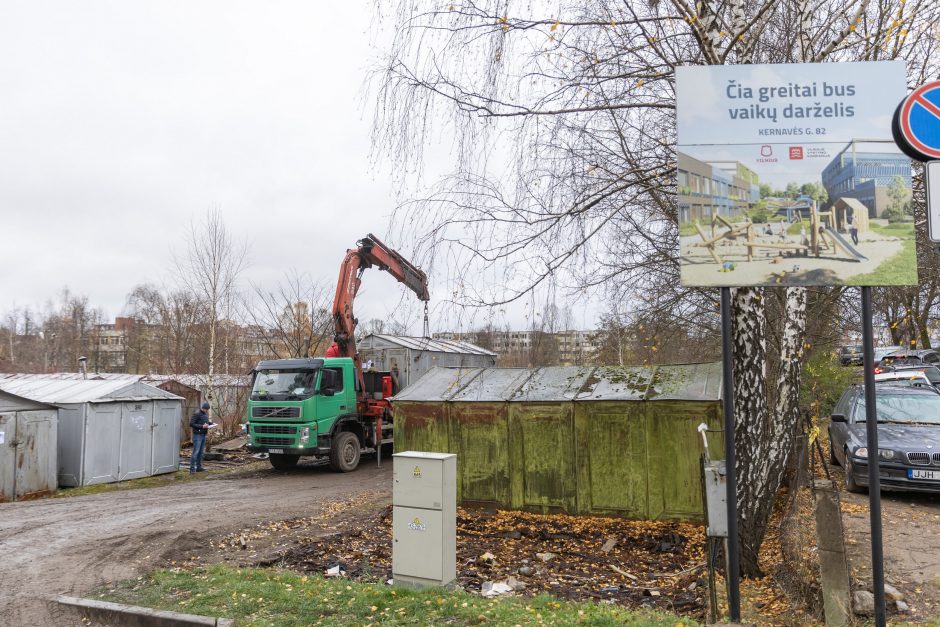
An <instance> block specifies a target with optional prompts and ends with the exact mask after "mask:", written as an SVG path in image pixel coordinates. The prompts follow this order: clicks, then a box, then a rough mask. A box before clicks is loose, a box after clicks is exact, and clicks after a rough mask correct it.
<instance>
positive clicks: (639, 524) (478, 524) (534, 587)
mask: <svg viewBox="0 0 940 627" xmlns="http://www.w3.org/2000/svg"><path fill="white" fill-rule="evenodd" d="M391 523H392V509H391V508H390V507H387V508H385V509H384V510H382V511H381V512H379V513H378V514H377V515H376V514H374V513H373V514H372V516H371V517H369V518H367V519H364V520H358V521H356V520H350V519H347V520H345V521H344V522H342V523H341V524H340V525H339V526H340V527H345V529H340V530H338V531H336V532H335V533H332V534H328V535H325V536H323V537H320V538H313V539H311V540H310V541H308V542H305V543H302V544H301V545H300V546H294V547H290V548H288V549H286V550H285V551H282V552H281V553H280V554H279V555H278V556H277V559H273V558H270V559H266V560H265V561H264V563H265V564H277V565H278V566H281V567H288V568H292V569H297V570H301V571H308V572H317V573H323V572H325V571H326V570H328V569H329V568H334V567H336V566H340V568H341V569H342V571H344V572H345V573H346V575H347V576H348V577H351V578H354V579H357V580H364V581H377V580H385V579H387V578H390V577H391V576H392V573H391ZM605 549H606V550H605ZM704 567H705V556H704V529H703V528H702V527H701V526H699V525H693V524H687V523H677V522H665V521H634V520H625V519H620V518H604V517H591V516H568V515H564V514H548V515H542V514H529V513H524V512H514V511H497V512H485V511H476V510H466V509H460V510H458V518H457V582H458V583H459V584H460V585H461V587H463V588H464V589H466V590H469V591H473V592H479V591H481V589H482V588H483V584H484V583H487V582H502V581H507V580H508V579H509V578H510V577H513V578H514V579H515V581H516V582H518V583H521V584H524V587H523V588H520V589H519V590H518V592H519V593H521V594H537V593H540V592H547V593H550V594H552V595H554V596H557V597H561V598H566V599H573V600H584V599H595V600H599V601H604V602H608V603H616V604H620V605H624V606H627V607H649V608H653V607H655V608H659V609H663V610H669V611H673V612H677V613H682V614H688V615H693V616H696V617H701V616H702V615H703V612H704V604H705V596H706V590H707V585H706V583H705V580H704Z"/></svg>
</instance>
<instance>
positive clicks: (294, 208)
mask: <svg viewBox="0 0 940 627" xmlns="http://www.w3.org/2000/svg"><path fill="white" fill-rule="evenodd" d="M382 37H383V35H382V33H381V32H380V31H378V30H377V28H376V26H375V24H374V15H373V9H372V4H371V3H370V2H366V1H364V0H363V1H361V2H358V3H355V2H354V3H346V2H335V3H330V5H329V9H328V10H327V9H326V8H325V3H321V2H309V1H301V0H297V1H292V2H271V1H268V2H237V1H236V2H232V1H226V2H210V1H205V0H201V1H199V2H191V1H185V2H181V1H166V0H160V1H159V2H141V1H134V2H119V1H115V2H101V1H97V2H92V1H88V0H83V1H82V2H73V1H61V2H4V3H2V4H0V89H2V93H3V97H2V99H0V113H2V114H0V207H2V212H3V213H2V215H3V218H4V220H3V227H2V229H3V230H2V233H3V237H2V244H3V245H2V246H0V288H2V292H0V311H5V310H8V309H9V308H11V307H12V306H14V305H17V306H25V305H29V306H37V305H42V304H43V303H44V302H45V301H47V300H48V299H50V298H53V299H54V298H55V297H56V296H57V294H58V293H59V292H60V291H61V289H62V288H63V287H65V286H68V288H69V289H70V290H72V291H73V292H75V293H78V294H83V295H87V296H88V297H89V299H90V301H91V303H92V304H94V305H97V306H101V307H103V308H104V310H105V312H106V313H107V315H108V316H109V317H113V316H114V315H119V314H120V313H121V311H122V309H123V308H124V302H125V298H126V295H127V294H128V293H129V292H130V291H131V289H132V288H133V287H134V286H135V285H138V284H140V283H144V282H153V283H158V284H167V283H168V282H171V281H172V280H173V277H172V275H171V273H170V267H171V251H173V250H178V249H179V247H180V246H182V245H183V243H184V241H185V236H186V232H187V230H188V227H189V224H190V222H191V221H192V220H193V219H194V218H195V219H200V218H202V217H204V215H205V213H206V211H207V210H208V209H209V208H210V207H218V208H219V209H220V211H221V213H222V215H223V218H224V220H225V223H226V225H227V227H228V228H229V230H230V231H231V232H232V233H233V235H234V236H235V238H236V239H245V240H247V241H248V242H249V244H250V249H251V255H250V265H249V267H248V270H247V271H246V275H245V277H246V279H247V280H249V281H253V282H255V283H260V282H272V281H277V280H279V279H280V278H282V276H283V274H284V272H285V271H286V270H288V269H290V268H297V269H298V270H300V271H303V272H307V273H309V274H310V275H311V276H312V277H314V278H315V279H320V280H323V281H324V282H326V283H328V284H331V285H332V284H335V280H336V279H335V277H336V273H337V271H338V266H339V262H340V260H341V259H342V256H343V254H344V251H345V250H346V248H348V247H350V246H352V245H354V243H355V241H356V240H357V239H358V238H359V237H361V236H363V235H365V234H366V233H368V232H370V231H371V232H375V233H376V234H377V235H380V236H381V235H383V234H385V233H386V232H387V229H388V216H389V214H390V213H391V211H392V209H393V208H394V206H395V205H396V202H397V200H396V198H395V195H394V193H393V186H392V184H391V182H390V179H391V175H390V171H389V169H388V168H389V166H388V164H387V162H386V166H385V168H386V169H385V170H384V171H375V172H374V171H372V170H371V169H370V160H369V153H370V138H371V136H370V133H371V116H372V104H371V102H370V101H368V100H367V99H366V98H365V96H364V84H365V80H366V77H367V72H368V70H369V68H370V67H371V66H372V64H373V63H374V62H375V60H376V58H377V57H378V55H379V53H380V50H378V45H379V44H381V41H382ZM389 243H390V244H393V245H397V244H398V242H389ZM376 275H378V273H376ZM434 291H435V292H436V293H438V294H443V293H446V287H445V286H436V287H435V289H434ZM400 296H401V294H400V291H399V289H398V288H397V286H396V285H395V283H394V281H393V280H392V279H390V278H388V277H380V276H375V277H370V278H369V279H368V281H364V283H363V298H362V300H361V302H360V303H357V304H358V306H359V309H358V312H357V313H359V317H360V319H368V318H372V317H386V316H387V315H388V314H390V313H391V312H392V310H393V309H394V307H395V305H397V304H398V302H399V299H400ZM577 314H578V315H579V316H583V312H577ZM510 322H512V323H513V324H516V323H521V322H522V319H521V318H519V319H512V320H510ZM436 326H441V325H436ZM412 331H413V332H419V331H420V327H417V328H413V329H412Z"/></svg>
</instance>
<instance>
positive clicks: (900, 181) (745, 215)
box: [676, 61, 917, 287]
mask: <svg viewBox="0 0 940 627" xmlns="http://www.w3.org/2000/svg"><path fill="white" fill-rule="evenodd" d="M849 66H853V67H849ZM854 66H857V67H854ZM676 83H677V118H678V146H677V153H678V154H677V166H678V168H677V169H678V175H677V188H678V201H679V202H678V209H679V240H680V253H681V275H682V284H683V285H687V286H716V287H717V286H738V285H771V286H772V285H908V284H915V283H916V282H917V260H916V254H917V252H916V245H915V240H914V221H913V215H912V208H911V197H912V194H911V163H910V159H909V158H908V157H907V156H906V155H905V154H904V153H902V152H901V151H900V150H899V149H898V147H897V146H896V144H895V143H894V140H893V139H892V131H891V123H892V122H891V121H892V116H893V114H894V112H895V109H896V108H897V106H898V102H899V101H900V100H901V99H902V98H903V97H904V96H905V95H906V93H907V89H906V83H905V70H904V64H903V62H899V61H879V62H865V63H846V64H835V63H832V64H799V65H738V66H702V67H699V66H696V67H680V68H677V70H676Z"/></svg>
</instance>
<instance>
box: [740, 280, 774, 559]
mask: <svg viewBox="0 0 940 627" xmlns="http://www.w3.org/2000/svg"><path fill="white" fill-rule="evenodd" d="M731 316H732V336H733V337H732V342H733V350H734V413H735V428H734V450H735V456H736V458H737V459H736V464H735V470H736V472H737V476H738V488H737V499H738V519H739V522H738V530H739V533H740V540H741V570H742V573H743V574H744V575H745V576H757V575H758V574H759V573H760V569H759V568H758V564H757V554H758V551H759V550H760V542H761V540H762V539H763V526H762V525H761V524H760V519H761V517H760V515H759V512H758V510H759V508H760V506H761V503H762V502H763V501H766V500H768V499H767V493H766V491H765V486H766V485H767V477H768V476H769V474H770V472H771V468H770V467H771V466H772V460H771V459H770V458H768V456H767V449H768V439H769V437H770V433H769V432H768V431H769V429H768V427H769V421H768V417H767V388H766V374H767V364H766V357H767V341H766V337H767V319H766V317H765V315H764V304H763V297H762V293H761V290H760V289H758V288H754V287H745V288H739V289H736V290H734V294H733V295H732V302H731Z"/></svg>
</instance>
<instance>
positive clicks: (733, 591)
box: [721, 287, 741, 623]
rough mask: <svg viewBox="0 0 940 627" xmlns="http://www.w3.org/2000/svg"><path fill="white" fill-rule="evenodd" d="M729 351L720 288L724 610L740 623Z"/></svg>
mask: <svg viewBox="0 0 940 627" xmlns="http://www.w3.org/2000/svg"><path fill="white" fill-rule="evenodd" d="M733 357H734V355H733V353H732V348H731V288H730V287H723V288H721V386H722V387H721V393H722V394H721V395H722V397H723V398H722V403H721V405H722V408H723V409H724V418H725V479H726V482H727V484H726V485H727V488H728V497H727V500H728V543H727V547H728V572H727V576H728V611H729V613H730V614H731V622H732V623H738V622H740V621H741V588H740V586H741V583H740V574H741V566H740V559H739V554H738V551H739V549H738V495H737V491H738V482H737V475H736V474H735V468H734V368H733V365H732V358H733Z"/></svg>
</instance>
